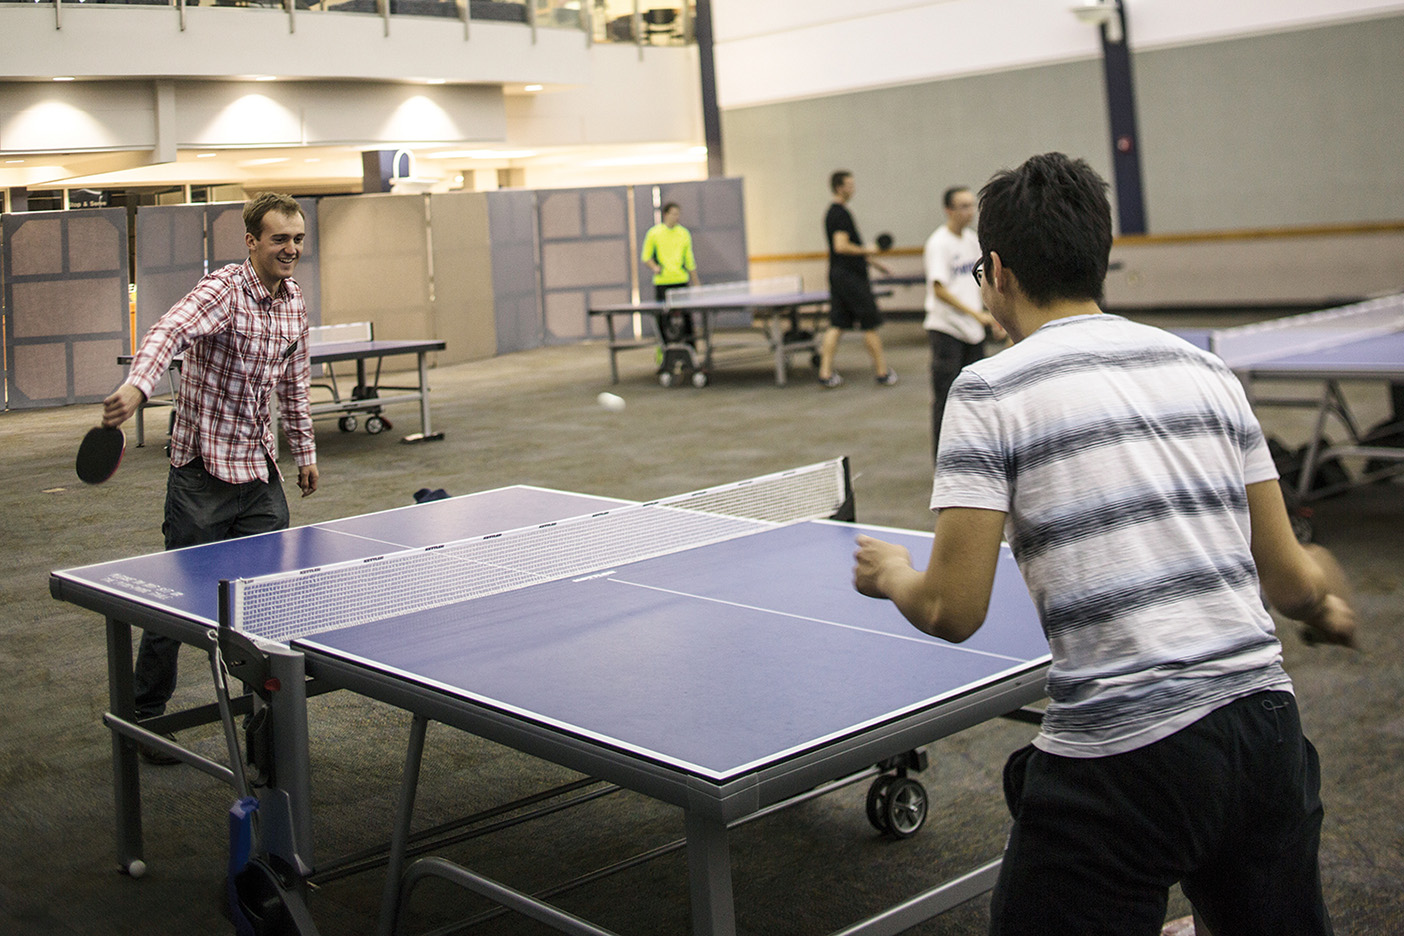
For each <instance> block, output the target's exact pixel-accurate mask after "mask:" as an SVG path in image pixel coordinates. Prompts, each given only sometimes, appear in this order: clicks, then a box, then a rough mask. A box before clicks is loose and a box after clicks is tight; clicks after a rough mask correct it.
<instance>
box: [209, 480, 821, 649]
mask: <svg viewBox="0 0 1404 936" xmlns="http://www.w3.org/2000/svg"><path fill="white" fill-rule="evenodd" d="M847 498H848V479H847V469H846V463H845V462H844V460H843V459H835V460H833V461H829V462H823V463H820V464H816V465H810V466H807V467H804V468H796V469H793V470H790V471H784V472H778V473H775V474H770V475H765V476H762V477H759V478H752V479H750V480H747V481H740V482H736V483H734V484H729V485H725V486H723V487H718V488H710V489H707V490H702V491H694V492H692V493H689V494H681V495H678V496H676V497H669V498H666V499H664V500H659V501H652V502H649V503H644V504H629V505H625V506H622V507H617V508H613V509H610V510H604V511H599V512H596V513H592V514H587V515H583V516H579V517H573V518H570V519H566V520H559V521H555V522H552V523H545V524H540V525H538V526H531V527H522V528H519V529H516V530H509V531H506V532H502V533H493V534H490V535H487V536H477V537H471V538H467V539H462V540H457V541H454V542H450V543H445V544H442V545H437V546H430V547H425V548H416V549H409V550H404V551H401V552H395V553H390V554H388V555H384V556H377V557H374V558H368V559H359V560H354V561H351V562H343V563H337V564H335V565H327V566H320V567H317V568H312V569H302V570H298V571H295V572H286V573H278V574H275V575H269V576H263V577H260V578H249V579H238V580H235V581H234V582H231V583H230V618H231V620H230V624H231V626H233V627H234V628H235V629H237V630H241V631H244V632H245V633H249V634H254V635H256V636H258V637H263V638H266V639H268V640H274V641H278V642H284V643H286V642H288V641H291V640H295V639H297V638H299V637H306V636H310V635H312V634H316V633H324V632H326V631H330V630H336V629H339V628H343V627H350V626H353V625H356V624H365V623H369V622H371V621H378V620H384V619H385V618H389V617H394V616H397V615H402V614H409V613H414V612H417V611H427V610H429V609H431V608H438V607H443V606H445V605H449V604H458V603H461V602H465V601H471V600H473V599H476V598H484V597H487V596H489V595H496V594H500V593H502V592H506V591H512V590H515V589H519V588H525V587H528V586H531V585H537V584H543V583H545V582H552V581H559V580H562V579H567V578H575V577H577V576H582V575H588V574H590V573H593V572H600V571H604V570H608V569H612V568H614V567H616V566H621V565H625V564H628V563H631V562H638V561H641V560H644V559H650V558H654V557H657V556H664V555H669V554H672V553H676V552H681V551H683V550H687V549H692V548H695V547H700V546H707V545H710V544H713V543H720V542H723V541H726V540H730V539H736V538H738V537H742V536H749V535H751V534H754V533H759V532H763V531H765V530H770V529H774V528H776V527H778V526H784V525H787V524H790V523H797V522H800V521H803V520H813V519H819V518H825V517H831V516H833V515H834V514H835V513H836V512H838V511H839V509H840V508H841V507H842V506H843V505H844V503H845V502H846V500H847Z"/></svg>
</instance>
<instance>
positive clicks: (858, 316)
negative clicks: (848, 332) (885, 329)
mask: <svg viewBox="0 0 1404 936" xmlns="http://www.w3.org/2000/svg"><path fill="white" fill-rule="evenodd" d="M829 324H830V325H832V326H833V327H834V328H852V327H853V326H854V325H857V326H858V327H859V328H860V329H862V330H863V331H872V330H873V329H874V328H877V327H878V326H879V325H881V324H882V313H881V312H879V311H878V307H877V300H875V299H874V298H873V287H872V284H871V283H869V282H868V277H867V276H865V275H862V274H858V273H853V272H851V271H849V270H845V269H842V268H840V269H834V268H832V267H831V268H830V269H829Z"/></svg>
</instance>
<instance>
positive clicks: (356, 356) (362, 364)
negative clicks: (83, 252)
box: [117, 323, 447, 446]
mask: <svg viewBox="0 0 1404 936" xmlns="http://www.w3.org/2000/svg"><path fill="white" fill-rule="evenodd" d="M356 324H357V325H360V324H367V327H368V323H356ZM342 327H343V326H324V327H323V328H319V329H314V330H313V341H312V346H311V349H310V351H309V356H310V358H311V362H312V365H313V366H314V367H315V366H317V365H319V364H326V365H330V364H333V363H337V362H344V361H351V362H353V363H354V365H355V368H356V383H355V385H354V386H353V387H352V389H351V392H350V394H349V395H346V396H343V395H342V394H341V392H340V390H339V389H338V388H337V385H336V377H335V373H334V372H333V371H332V370H331V369H330V367H329V368H328V371H327V376H328V378H329V382H321V381H318V380H314V381H313V386H314V387H315V388H321V389H325V390H327V391H328V392H329V393H330V394H331V399H329V400H315V401H314V402H312V404H311V407H310V409H311V414H312V416H313V418H316V417H318V416H338V417H339V418H338V425H339V426H340V428H341V431H342V432H354V431H356V414H357V413H363V414H368V415H367V418H366V421H365V426H366V431H367V432H369V433H371V434H372V435H375V434H376V433H379V432H381V431H383V430H384V429H388V428H389V427H390V423H389V420H387V419H385V418H384V417H382V416H381V415H380V412H381V408H382V407H385V406H392V405H396V404H400V403H418V404H419V432H416V433H412V434H411V435H408V436H405V437H404V440H403V441H405V442H427V441H433V440H438V439H442V438H443V437H444V434H443V433H442V432H435V431H434V428H433V424H432V422H431V420H430V416H429V367H428V360H427V355H428V354H429V353H430V352H431V351H442V350H444V348H445V347H447V346H446V345H445V343H444V342H443V341H441V340H439V339H424V340H382V339H376V338H373V337H372V336H371V334H370V332H367V333H366V336H365V337H364V338H357V339H353V340H347V341H318V340H317V338H316V332H317V331H319V330H330V329H339V328H342ZM402 354H405V355H408V354H413V355H415V357H416V358H417V365H416V369H417V372H418V378H419V379H418V382H417V384H416V385H414V386H394V387H392V386H388V385H384V384H381V382H380V365H381V362H382V361H383V360H384V359H385V358H387V357H395V356H397V355H402ZM368 361H375V362H376V373H375V377H374V379H370V378H369V377H368V376H367V367H366V362H368ZM117 363H118V364H121V365H122V366H124V367H125V366H127V365H129V364H131V363H132V355H130V354H121V355H118V357H117ZM168 373H169V378H170V389H171V392H170V397H171V398H170V399H169V400H163V399H158V400H152V401H148V402H147V403H145V404H143V406H142V407H141V409H138V410H137V413H136V437H137V445H139V446H140V445H145V444H146V417H145V410H146V407H147V406H170V405H173V403H174V400H175V397H176V394H177V393H179V392H180V357H179V356H177V357H176V358H175V359H174V360H172V362H171V367H170V370H169V372H168ZM385 391H392V392H390V393H386V392H385ZM274 436H275V437H276V436H277V427H276V426H275V427H274Z"/></svg>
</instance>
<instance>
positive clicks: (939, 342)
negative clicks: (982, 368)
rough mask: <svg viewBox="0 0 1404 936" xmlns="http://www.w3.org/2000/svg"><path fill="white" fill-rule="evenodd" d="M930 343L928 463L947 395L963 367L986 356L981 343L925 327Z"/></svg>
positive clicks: (933, 459) (935, 447)
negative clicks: (968, 342)
mask: <svg viewBox="0 0 1404 936" xmlns="http://www.w3.org/2000/svg"><path fill="white" fill-rule="evenodd" d="M926 340H927V341H928V342H930V344H931V463H932V464H935V463H936V452H937V450H938V449H939V448H940V446H941V420H942V419H943V418H944V417H945V415H946V398H947V397H948V396H950V394H951V384H953V383H955V379H956V375H957V374H959V373H960V370H961V368H962V367H965V365H967V364H974V363H975V362H976V361H978V360H980V359H981V358H983V357H984V356H985V347H984V345H983V344H966V343H965V342H964V341H961V340H960V339H959V338H956V337H953V336H951V335H948V334H946V333H945V332H939V331H933V330H931V329H927V332H926Z"/></svg>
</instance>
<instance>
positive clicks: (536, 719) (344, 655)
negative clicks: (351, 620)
mask: <svg viewBox="0 0 1404 936" xmlns="http://www.w3.org/2000/svg"><path fill="white" fill-rule="evenodd" d="M293 649H294V650H301V651H303V652H306V651H308V650H311V651H313V653H315V654H317V655H319V656H321V657H323V658H328V659H334V660H338V661H340V662H341V663H342V664H346V663H353V664H355V665H357V666H361V667H363V668H365V669H367V670H369V671H371V672H376V673H380V674H382V675H385V676H390V677H393V678H395V679H399V680H401V681H403V682H405V683H407V684H409V685H417V686H422V687H426V688H430V689H433V690H435V691H437V692H439V693H441V694H442V695H444V696H445V697H447V698H450V699H461V700H464V701H467V702H470V703H472V704H474V705H478V706H482V707H484V708H487V709H490V710H493V711H497V712H502V713H507V714H510V715H512V716H514V717H516V718H520V719H523V720H525V721H526V722H529V723H534V724H537V725H542V726H545V727H547V728H550V729H552V730H554V731H559V732H562V733H564V734H566V735H569V736H572V737H576V738H583V739H586V740H588V741H590V742H592V743H594V744H598V745H602V746H603V747H605V748H610V749H613V750H616V751H624V752H627V753H628V754H630V755H632V756H635V757H640V758H643V759H644V760H646V761H649V762H652V763H655V764H659V765H662V766H664V767H666V768H669V769H672V770H680V771H682V772H684V773H690V774H695V775H697V776H699V777H703V778H706V779H708V780H711V781H714V782H716V783H725V782H727V780H728V778H735V777H738V776H740V775H743V774H746V773H748V772H750V771H752V770H754V769H755V768H757V767H759V766H762V765H764V764H769V763H775V762H779V761H783V760H785V759H786V758H789V757H792V756H794V755H795V754H799V753H802V752H804V751H809V750H816V749H819V748H822V747H824V746H825V745H827V744H830V743H832V742H833V741H835V740H838V739H840V738H845V737H849V736H855V735H859V734H862V733H863V732H864V731H866V730H867V729H869V728H871V727H873V726H875V725H881V724H884V723H886V722H890V721H894V720H896V719H900V718H902V717H904V716H907V715H910V714H912V713H914V712H918V711H921V710H922V709H926V708H931V707H932V706H935V705H938V704H940V703H941V702H944V701H946V700H947V699H952V698H956V697H958V696H961V695H963V694H965V693H967V692H969V691H971V690H973V689H980V688H983V687H985V686H989V685H994V684H997V683H999V682H1001V681H1003V680H1004V679H1006V678H1008V677H1010V676H1013V675H1015V674H1017V673H1019V672H1022V671H1032V670H1035V669H1038V668H1039V667H1041V666H1045V665H1047V663H1048V661H1049V657H1047V656H1044V657H1039V658H1037V659H1034V660H1026V661H1019V662H1018V665H1016V666H1010V667H1009V668H1007V669H1004V670H1000V671H998V672H996V673H991V674H989V675H987V676H984V677H981V678H980V679H979V680H975V681H972V682H970V683H966V684H965V685H963V686H958V687H956V688H953V689H949V690H946V691H945V692H941V693H938V694H936V695H933V696H930V697H928V698H926V699H922V700H920V701H918V702H912V703H908V704H907V705H904V706H902V707H901V708H899V709H894V710H892V711H889V712H885V713H883V714H882V715H875V716H872V717H871V718H867V719H864V720H863V721H861V722H857V723H854V724H851V725H847V726H845V727H843V728H841V729H838V730H836V731H831V732H829V733H828V734H825V735H821V736H818V737H815V738H811V739H809V740H807V741H805V742H803V743H801V744H796V745H791V746H790V747H788V748H784V749H782V750H780V751H777V752H772V753H771V754H769V755H767V756H765V757H763V758H758V759H756V760H752V761H749V762H747V763H744V764H739V765H737V766H734V767H731V768H729V769H728V771H727V772H725V773H722V772H718V771H715V770H712V769H710V768H707V767H703V766H701V765H698V764H693V763H691V762H689V761H685V760H682V759H680V758H676V757H671V756H669V755H667V754H663V753H660V752H658V751H653V750H650V749H648V748H646V747H643V746H642V745H637V744H631V743H629V742H626V741H621V740H619V739H618V738H614V737H612V736H610V735H608V734H604V733H602V732H599V731H592V730H590V729H587V728H582V727H580V726H578V725H573V724H571V723H570V722H567V721H564V720H562V719H559V718H553V717H551V716H549V715H543V714H541V713H539V712H534V711H532V710H530V709H527V708H524V707H522V706H519V705H513V704H511V703H508V702H504V701H502V700H500V699H494V698H491V697H490V696H486V695H483V694H482V693H478V692H474V691H472V690H469V689H464V688H463V687H461V686H453V685H450V684H448V683H445V682H442V681H441V680H437V679H433V678H431V677H427V676H423V675H421V674H417V673H412V672H410V671H408V670H403V669H400V668H399V667H396V666H388V665H386V664H385V663H383V662H381V661H377V660H373V659H371V658H369V657H365V656H362V655H360V654H358V653H351V652H348V651H345V650H340V649H337V648H335V647H331V646H328V645H326V644H322V643H319V642H318V641H317V640H316V639H314V638H312V637H303V638H298V639H297V640H296V641H294V643H293ZM470 733H471V732H470Z"/></svg>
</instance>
